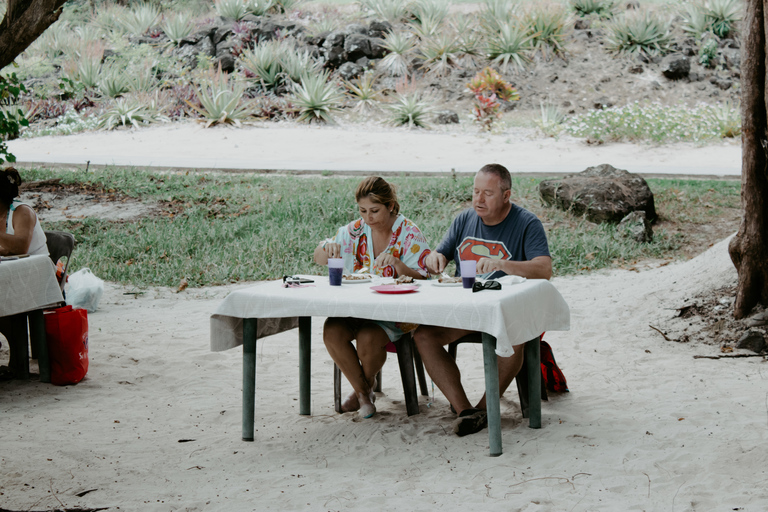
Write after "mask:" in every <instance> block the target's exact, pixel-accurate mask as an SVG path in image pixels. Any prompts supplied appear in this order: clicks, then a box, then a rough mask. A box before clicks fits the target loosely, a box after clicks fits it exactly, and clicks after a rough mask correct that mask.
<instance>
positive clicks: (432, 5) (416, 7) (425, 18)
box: [409, 0, 448, 25]
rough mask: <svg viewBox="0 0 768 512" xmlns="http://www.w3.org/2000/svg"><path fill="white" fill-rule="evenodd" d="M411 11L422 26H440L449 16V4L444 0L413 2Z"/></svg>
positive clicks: (415, 0) (414, 0)
mask: <svg viewBox="0 0 768 512" xmlns="http://www.w3.org/2000/svg"><path fill="white" fill-rule="evenodd" d="M409 10H410V11H411V14H412V15H413V16H414V18H416V22H417V23H419V24H420V25H424V24H425V23H429V24H438V25H439V24H440V23H442V22H443V20H444V19H445V18H446V16H448V2H445V1H443V0H413V2H412V3H411V5H410V6H409Z"/></svg>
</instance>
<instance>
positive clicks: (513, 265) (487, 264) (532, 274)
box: [477, 256, 552, 279]
mask: <svg viewBox="0 0 768 512" xmlns="http://www.w3.org/2000/svg"><path fill="white" fill-rule="evenodd" d="M497 270H501V271H502V272H504V273H505V274H507V275H514V276H521V277H525V278H528V279H550V278H551V277H552V258H550V257H549V256H537V257H535V258H533V259H532V260H528V261H510V260H494V259H491V258H480V260H479V261H478V262H477V273H478V274H487V273H489V272H495V271H497Z"/></svg>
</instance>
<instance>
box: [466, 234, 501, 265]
mask: <svg viewBox="0 0 768 512" xmlns="http://www.w3.org/2000/svg"><path fill="white" fill-rule="evenodd" d="M509 257H510V252H509V251H508V250H507V247H506V246H505V245H504V244H503V243H502V242H498V241H488V240H482V239H480V238H473V237H467V238H465V239H464V241H463V242H461V245H459V258H460V259H461V260H464V261H466V260H479V259H480V258H491V259H494V260H507V259H509Z"/></svg>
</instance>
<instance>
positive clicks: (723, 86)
mask: <svg viewBox="0 0 768 512" xmlns="http://www.w3.org/2000/svg"><path fill="white" fill-rule="evenodd" d="M709 81H710V82H711V83H712V84H713V85H714V86H715V87H717V88H718V89H720V90H722V91H727V90H728V89H730V88H731V86H732V85H733V82H731V81H730V80H727V79H725V78H719V77H716V76H713V77H711V78H710V79H709Z"/></svg>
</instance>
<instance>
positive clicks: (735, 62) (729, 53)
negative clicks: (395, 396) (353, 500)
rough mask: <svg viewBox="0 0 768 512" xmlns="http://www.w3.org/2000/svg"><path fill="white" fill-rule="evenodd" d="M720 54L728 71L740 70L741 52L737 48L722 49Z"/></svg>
mask: <svg viewBox="0 0 768 512" xmlns="http://www.w3.org/2000/svg"><path fill="white" fill-rule="evenodd" d="M720 52H721V54H722V56H723V61H725V65H726V66H727V67H728V69H740V68H741V50H739V49H738V48H723V49H722V50H721V51H720Z"/></svg>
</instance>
